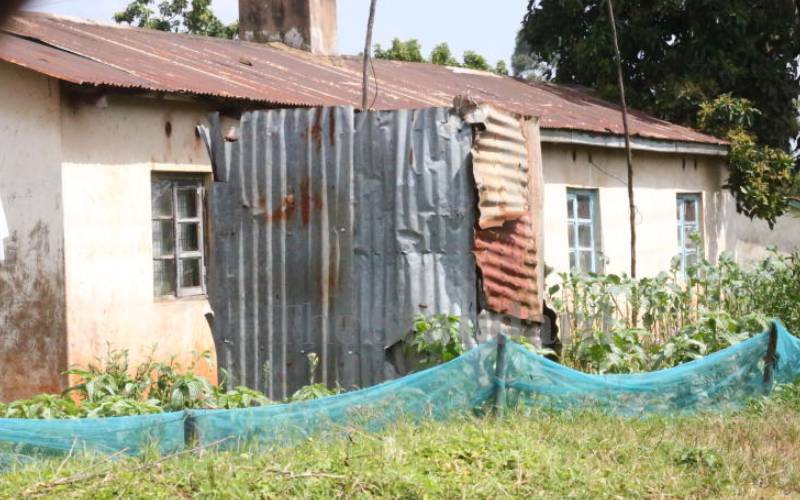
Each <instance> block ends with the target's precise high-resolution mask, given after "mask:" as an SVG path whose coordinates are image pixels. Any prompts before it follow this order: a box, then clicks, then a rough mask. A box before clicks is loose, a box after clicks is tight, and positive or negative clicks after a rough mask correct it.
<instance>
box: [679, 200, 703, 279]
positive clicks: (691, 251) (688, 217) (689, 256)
mask: <svg viewBox="0 0 800 500" xmlns="http://www.w3.org/2000/svg"><path fill="white" fill-rule="evenodd" d="M677 215H678V253H679V254H680V258H681V272H682V273H684V274H686V269H687V268H688V267H690V266H693V265H695V264H697V256H698V254H699V252H700V248H701V243H702V240H701V238H702V232H701V231H700V220H701V219H702V217H701V212H700V195H699V194H679V195H678V197H677Z"/></svg>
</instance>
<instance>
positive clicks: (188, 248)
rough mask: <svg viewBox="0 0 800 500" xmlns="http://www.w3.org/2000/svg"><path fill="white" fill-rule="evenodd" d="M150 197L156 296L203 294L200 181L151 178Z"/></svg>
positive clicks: (201, 182) (169, 177)
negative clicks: (151, 203)
mask: <svg viewBox="0 0 800 500" xmlns="http://www.w3.org/2000/svg"><path fill="white" fill-rule="evenodd" d="M151 195H152V202H153V207H152V210H153V289H154V294H155V296H156V297H168V296H175V297H188V296H192V295H202V294H204V293H205V248H204V241H205V240H204V238H203V195H204V192H203V180H202V178H199V177H196V176H195V177H192V176H167V175H157V174H154V175H153V178H152V185H151Z"/></svg>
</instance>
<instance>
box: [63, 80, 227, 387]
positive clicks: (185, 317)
mask: <svg viewBox="0 0 800 500" xmlns="http://www.w3.org/2000/svg"><path fill="white" fill-rule="evenodd" d="M208 111H209V110H206V109H202V108H201V107H200V106H198V105H196V104H192V105H189V104H182V103H179V102H176V101H165V100H156V99H152V100H149V99H143V98H139V99H134V98H125V97H121V96H120V97H110V98H108V99H105V98H103V99H99V100H93V99H87V98H85V97H76V96H75V95H70V94H68V93H65V95H64V105H63V113H62V120H61V121H62V127H63V139H62V140H63V151H64V153H63V191H64V192H63V199H64V225H65V232H64V233H65V250H64V254H65V263H66V297H67V338H68V345H69V363H70V364H86V363H89V362H91V361H93V360H94V358H95V357H96V356H97V355H98V354H102V353H104V352H105V351H106V345H107V343H108V344H110V346H111V347H112V348H116V349H128V350H129V351H130V353H131V361H132V362H133V363H137V362H139V361H141V360H142V359H143V357H145V356H147V355H148V354H149V353H150V351H151V350H152V349H153V348H154V347H155V349H156V356H158V357H160V358H167V357H169V356H171V355H177V356H178V362H179V363H181V364H182V365H184V366H185V365H186V363H188V362H189V361H190V360H191V359H192V358H193V353H200V352H204V351H210V352H211V353H212V354H214V353H215V348H214V342H213V339H212V336H211V330H210V328H209V326H208V324H207V322H206V319H205V317H204V314H205V313H206V312H208V311H209V310H210V309H209V305H208V301H207V300H206V298H205V297H201V298H191V299H180V300H178V299H174V300H163V299H156V298H154V296H153V263H152V228H151V207H150V204H151V202H150V177H151V172H152V171H153V170H181V171H189V172H204V173H208V172H210V169H211V167H210V162H209V159H208V153H207V151H206V149H205V146H204V144H203V142H202V140H201V139H200V138H199V137H198V136H197V135H196V134H195V127H196V125H197V124H198V123H204V122H205V121H206V116H207V112H208ZM168 124H169V125H168ZM203 368H205V366H203ZM200 371H201V372H203V373H204V374H206V375H208V376H210V377H211V378H212V379H216V366H215V364H214V366H211V367H209V368H208V369H203V370H200Z"/></svg>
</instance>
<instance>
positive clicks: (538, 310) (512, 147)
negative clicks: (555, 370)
mask: <svg viewBox="0 0 800 500" xmlns="http://www.w3.org/2000/svg"><path fill="white" fill-rule="evenodd" d="M485 118H486V122H485V123H486V132H488V134H486V135H484V132H481V133H479V135H478V137H477V138H476V140H475V143H476V144H475V147H474V149H476V150H477V151H479V152H482V151H486V150H489V151H491V152H492V153H493V154H494V156H495V157H497V158H508V160H505V161H502V162H497V163H495V164H492V163H490V162H486V163H484V164H483V166H482V167H481V168H485V169H487V170H489V172H488V173H487V174H486V175H485V178H487V179H489V180H490V181H491V183H492V184H491V187H492V189H493V190H494V191H495V192H500V193H502V194H503V195H504V196H505V198H504V199H515V198H514V197H512V196H511V195H510V194H506V193H513V194H514V195H515V196H516V198H522V199H521V200H520V201H517V206H519V207H524V211H522V214H521V216H519V214H520V212H515V213H514V215H516V216H517V217H516V218H514V219H511V218H510V217H505V219H504V220H503V219H499V220H500V221H501V224H499V225H498V224H491V225H482V227H480V228H479V229H478V230H477V231H476V232H475V260H476V262H477V264H478V268H479V269H480V272H481V278H482V279H481V283H482V287H483V292H484V297H485V300H486V303H487V305H488V308H489V309H490V310H491V311H494V312H496V313H501V314H507V315H510V316H512V317H514V318H518V319H522V320H526V321H541V315H542V298H543V297H542V295H543V293H542V292H543V290H542V287H543V285H544V284H543V269H542V268H543V262H542V256H541V249H542V248H543V246H544V241H543V235H542V230H541V228H542V220H541V217H542V211H543V201H542V188H543V184H544V181H543V179H542V162H541V149H540V143H539V134H538V124H537V122H536V120H535V119H531V118H523V117H519V116H511V115H508V114H505V113H501V112H498V111H496V110H491V109H489V110H488V111H487V112H486V113H485ZM497 124H503V128H502V129H501V128H500V127H499V125H497ZM498 129H500V130H502V134H498V133H497V132H494V130H498ZM498 136H501V137H504V138H507V139H506V140H498ZM520 138H521V139H522V142H521V143H520V142H519V139H520ZM484 140H486V141H488V144H487V145H484V144H483V143H484ZM521 161H525V162H526V163H527V164H526V165H524V166H523V165H520V164H519V162H521ZM515 163H516V165H515ZM478 170H479V164H478V163H476V164H475V178H476V184H477V186H478V191H479V192H480V191H481V190H482V186H481V183H480V182H479V181H478ZM481 210H482V211H483V209H481ZM492 213H494V212H492ZM481 218H483V214H482V215H481ZM495 220H498V219H495Z"/></svg>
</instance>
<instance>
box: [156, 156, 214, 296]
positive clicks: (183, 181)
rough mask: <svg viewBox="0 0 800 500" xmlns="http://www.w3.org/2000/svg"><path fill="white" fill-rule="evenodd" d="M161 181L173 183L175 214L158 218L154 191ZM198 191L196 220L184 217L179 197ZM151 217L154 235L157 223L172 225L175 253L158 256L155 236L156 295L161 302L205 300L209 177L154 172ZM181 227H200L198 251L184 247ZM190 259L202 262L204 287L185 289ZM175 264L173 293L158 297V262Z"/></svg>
mask: <svg viewBox="0 0 800 500" xmlns="http://www.w3.org/2000/svg"><path fill="white" fill-rule="evenodd" d="M157 181H168V182H169V183H170V192H171V198H170V200H171V203H172V213H171V214H170V215H157V214H156V213H155V207H154V206H153V203H152V200H153V188H154V186H155V183H156V182H157ZM189 190H194V195H195V198H194V199H195V206H196V207H197V209H196V213H195V216H194V217H180V215H179V213H178V197H179V193H180V191H189ZM150 193H151V195H150V199H151V206H150V217H151V233H153V229H154V227H155V223H156V222H171V223H172V241H171V244H172V254H162V255H156V254H155V237H154V236H153V256H152V260H153V296H154V297H155V298H156V299H160V300H169V299H183V298H191V297H204V296H206V295H207V288H206V254H207V247H206V237H205V233H206V230H205V226H206V220H205V219H206V207H205V198H206V190H205V176H203V175H197V174H179V173H168V172H153V173H152V174H151V178H150ZM181 224H196V225H197V238H198V240H197V250H188V251H184V250H183V249H182V248H181V245H182V243H181V238H180V234H181V233H180V228H181ZM187 260H199V271H200V285H199V286H181V273H182V271H183V263H184V262H185V261H187ZM157 261H172V262H174V263H175V274H174V278H173V279H174V281H173V283H172V285H173V291H171V292H170V293H166V294H158V292H157V287H156V271H155V262H157Z"/></svg>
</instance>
